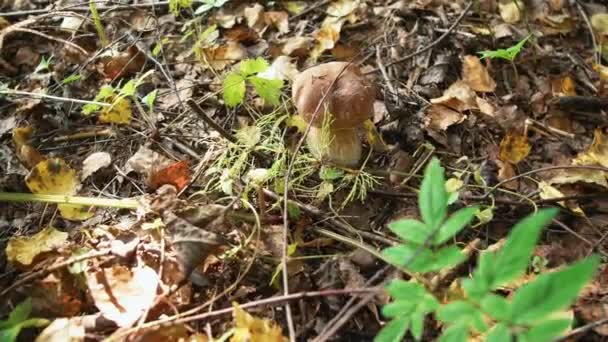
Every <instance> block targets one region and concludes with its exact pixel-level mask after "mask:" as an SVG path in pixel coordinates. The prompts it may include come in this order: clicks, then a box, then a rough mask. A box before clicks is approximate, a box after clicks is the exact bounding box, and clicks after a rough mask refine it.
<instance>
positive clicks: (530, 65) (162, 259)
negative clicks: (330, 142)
mask: <svg viewBox="0 0 608 342" xmlns="http://www.w3.org/2000/svg"><path fill="white" fill-rule="evenodd" d="M209 4H210V5H209V8H208V10H206V11H201V10H199V13H197V14H195V12H194V11H196V10H197V9H200V8H201V7H200V5H199V4H195V6H194V7H193V8H190V7H189V6H184V8H182V9H179V8H178V9H176V12H175V14H174V13H171V12H170V8H169V4H168V2H161V3H157V4H153V3H148V2H140V3H138V4H136V5H135V4H113V3H106V2H99V3H97V5H96V8H97V12H98V15H97V16H95V15H93V14H92V13H91V10H90V7H88V6H86V5H79V4H76V5H73V4H69V3H67V2H65V3H63V2H61V3H60V2H57V3H56V4H51V5H49V4H47V3H42V2H36V1H31V2H28V1H19V2H14V3H10V4H8V3H7V4H4V7H3V12H9V11H16V12H11V13H4V14H2V19H0V28H2V31H0V48H1V54H0V81H1V82H2V88H1V89H0V92H2V94H4V95H3V96H4V97H3V98H2V99H0V101H1V102H0V140H1V142H2V145H1V146H0V161H1V163H0V170H1V178H0V190H1V191H2V192H10V193H30V192H34V193H41V194H44V193H52V194H62V195H63V194H67V195H78V196H86V197H92V198H95V197H100V198H108V199H121V198H123V199H125V198H126V199H133V200H132V201H129V202H120V203H119V202H108V203H103V204H102V205H101V206H100V205H97V206H96V207H95V209H94V210H89V208H88V207H76V208H75V209H74V208H65V207H64V208H63V209H62V208H59V209H57V206H56V205H55V204H49V205H47V204H44V203H34V202H21V203H15V202H10V203H9V202H0V227H2V230H1V233H0V234H1V236H2V240H1V242H0V246H1V247H2V251H3V253H2V258H0V269H1V271H2V272H1V276H0V284H1V286H0V287H1V288H4V289H5V290H3V291H2V294H3V296H5V297H6V298H7V300H6V301H3V303H2V309H1V310H2V312H5V313H8V312H10V310H11V309H12V308H13V307H14V305H16V304H17V303H19V302H21V301H22V300H23V299H24V298H25V297H28V296H29V297H31V298H32V305H33V308H34V311H33V314H32V317H46V318H49V319H51V320H56V319H58V318H60V317H75V316H84V317H86V319H85V320H84V321H83V320H80V321H76V320H72V321H71V324H75V325H77V326H85V327H86V331H87V337H88V338H91V339H93V340H96V339H102V338H104V337H107V336H110V335H112V334H114V335H112V336H114V337H117V338H118V337H119V336H121V335H120V334H121V333H131V334H133V335H131V336H132V337H134V338H139V339H141V340H146V339H152V338H153V337H154V338H156V339H158V340H169V338H171V337H172V338H176V337H180V336H181V337H183V336H188V335H192V336H197V338H200V340H203V339H204V338H205V334H208V333H209V334H212V335H213V336H215V337H218V336H221V335H222V334H223V333H225V332H227V331H228V330H229V329H231V328H232V327H233V326H234V324H233V319H232V317H231V316H230V315H229V314H226V313H230V312H229V311H227V312H221V311H219V312H216V311H215V310H220V309H223V308H230V307H231V305H232V303H233V302H237V303H239V304H246V303H250V305H251V307H252V308H253V309H251V310H250V311H249V312H250V313H252V314H255V315H257V316H259V317H266V318H270V319H272V320H274V321H275V322H277V323H278V324H279V325H280V326H281V328H282V331H283V333H284V334H285V335H286V336H287V331H288V330H287V322H286V318H285V317H286V314H285V309H284V306H283V304H284V303H283V302H279V301H276V302H272V303H270V305H261V304H263V303H259V302H258V301H262V300H264V299H266V298H271V297H273V296H278V295H280V294H282V293H283V284H284V280H283V279H282V275H281V272H280V271H281V260H283V258H286V257H285V256H284V240H285V237H287V242H288V245H289V248H288V252H289V256H288V257H287V258H286V259H287V260H288V262H287V270H288V272H287V274H288V277H287V280H288V283H289V293H295V294H297V295H296V296H300V297H298V298H294V299H291V300H290V301H289V302H290V307H291V311H292V314H291V316H292V318H293V324H294V327H295V332H296V334H297V337H298V339H301V340H308V339H313V338H314V337H316V336H321V337H329V336H331V335H332V334H331V333H330V331H329V329H331V328H336V329H337V332H336V333H335V335H333V338H335V339H337V340H344V341H347V340H371V339H372V338H373V336H375V334H376V333H377V331H378V330H379V329H380V327H381V326H382V325H383V324H384V323H385V321H384V319H383V317H382V316H381V315H380V313H379V308H380V307H381V306H382V305H383V304H385V303H386V302H387V301H388V297H387V296H386V295H383V294H382V295H378V296H376V297H375V298H373V299H372V300H371V301H369V303H368V304H367V305H364V306H363V307H362V308H360V309H359V310H352V308H353V306H355V305H356V303H359V302H360V301H361V300H363V298H364V295H363V294H358V295H357V293H358V291H360V292H365V290H366V289H367V290H368V292H369V289H370V288H371V287H373V286H376V285H378V284H381V283H382V282H383V281H384V280H386V279H388V278H390V277H394V276H396V275H397V274H395V272H394V270H393V269H392V268H391V267H389V266H386V264H385V263H384V262H383V261H381V260H380V259H379V258H378V257H377V256H378V253H379V252H378V251H380V250H381V249H382V248H385V247H387V246H389V245H391V244H394V243H395V241H397V240H396V238H395V237H394V236H393V235H392V234H391V233H390V232H389V231H388V230H387V229H386V224H387V223H388V222H391V221H393V220H395V219H398V218H404V217H417V216H418V208H417V205H416V197H417V190H418V188H419V185H420V178H421V172H422V170H423V168H424V165H425V164H426V162H427V161H428V160H429V159H430V158H431V157H432V156H438V157H439V158H440V159H441V161H442V164H443V165H444V167H445V168H446V171H447V175H448V178H449V186H450V190H451V192H453V193H454V195H453V196H454V203H453V204H452V207H451V208H452V209H453V210H456V209H458V208H461V207H464V206H468V205H474V204H478V205H480V206H481V211H480V213H479V214H478V215H477V219H476V222H475V224H474V225H473V227H471V228H469V229H466V230H464V231H463V233H461V234H459V235H458V236H457V241H456V242H457V243H459V244H461V245H467V246H469V247H471V249H472V250H473V252H472V254H473V255H475V251H478V250H484V249H486V248H488V246H491V245H493V244H494V243H496V242H499V241H500V240H501V239H502V238H504V236H505V235H506V234H507V233H508V231H509V229H510V227H511V226H512V225H513V223H514V222H516V221H517V220H519V219H520V218H522V217H523V216H524V215H526V214H528V213H530V212H532V211H534V210H535V209H537V208H540V207H546V206H556V207H559V208H560V209H561V211H560V215H559V217H558V219H556V220H555V221H554V222H553V224H552V225H551V227H550V228H548V229H547V230H546V231H545V234H544V235H543V239H542V244H541V245H539V246H538V248H537V250H536V256H537V260H538V262H539V265H541V266H539V267H540V268H541V269H542V268H554V267H557V266H560V265H563V264H565V263H569V262H572V261H574V260H577V259H579V258H581V257H583V256H585V255H587V254H589V253H592V252H595V253H599V254H601V255H603V256H605V255H606V252H607V251H606V243H605V241H604V240H605V238H606V233H607V231H606V226H607V224H608V216H607V215H608V209H607V208H608V207H607V204H608V202H606V200H607V199H608V192H607V191H606V188H607V187H608V184H607V182H606V176H605V172H606V171H608V169H606V167H608V138H607V137H606V134H607V133H606V131H605V128H604V125H605V123H606V111H608V100H607V97H606V96H607V95H606V88H605V84H604V81H605V80H606V78H607V77H608V71H607V69H606V67H605V66H603V64H605V63H606V62H607V61H608V57H606V54H605V53H604V55H603V56H602V54H601V53H598V52H596V51H598V48H597V47H598V45H601V43H602V41H605V40H606V37H607V36H608V25H606V26H604V28H603V29H602V27H599V28H598V27H596V28H595V29H594V28H593V27H592V23H591V19H590V18H591V17H592V16H593V15H596V14H598V13H606V11H607V9H606V5H604V4H602V2H601V1H595V2H593V1H587V2H585V3H584V4H583V2H582V1H581V2H576V1H573V2H571V3H568V2H566V1H555V0H546V1H545V0H534V1H529V2H528V3H526V4H525V8H524V7H520V6H519V5H521V6H524V4H523V3H519V5H518V4H516V3H515V2H505V3H501V4H499V3H497V2H494V1H481V2H480V3H479V4H477V3H476V4H474V5H472V6H468V2H465V1H440V0H436V1H430V0H429V1H417V2H416V1H396V2H391V3H385V2H384V1H375V2H374V1H355V0H344V1H318V2H279V1H267V2H260V3H259V4H258V3H255V2H247V1H228V2H226V3H222V2H221V1H215V2H213V1H212V2H209ZM213 4H215V5H216V6H215V7H214V6H213ZM465 9H466V10H465ZM461 14H462V15H461ZM602 30H603V31H602ZM523 40H525V42H523V43H522V44H523V45H522V48H521V51H520V52H519V54H517V55H516V56H514V61H513V62H509V61H508V60H505V59H500V58H483V59H481V60H480V59H479V58H478V57H479V56H480V52H482V51H496V50H497V49H507V48H509V47H511V46H515V45H516V44H517V43H518V42H522V41H523ZM486 55H487V53H486ZM256 57H263V58H264V59H265V60H266V61H268V64H269V65H270V68H269V70H270V71H269V73H270V75H271V76H272V77H271V78H276V79H281V80H282V82H283V83H282V88H281V90H282V93H281V95H280V97H279V101H277V103H276V104H275V105H273V104H272V103H271V102H272V101H268V99H266V101H264V100H263V96H262V97H261V96H258V94H259V89H255V87H253V86H252V85H251V84H249V85H248V87H247V93H246V95H245V100H244V101H243V102H242V103H241V104H238V105H236V106H233V107H231V106H227V105H226V104H225V101H226V97H225V94H224V95H223V94H222V85H223V82H224V80H225V78H226V75H227V74H228V73H230V72H231V71H234V70H239V69H238V68H239V64H238V63H239V61H241V60H245V59H247V58H256ZM332 60H342V61H352V62H353V63H356V64H358V65H359V66H360V67H361V68H362V70H363V72H364V73H365V74H366V75H367V76H368V77H369V78H370V79H373V80H374V81H375V82H376V84H377V86H378V94H377V101H376V103H375V110H374V114H373V117H372V119H371V123H372V124H373V125H369V126H367V127H368V129H366V130H364V129H362V130H361V136H362V137H363V138H364V141H365V146H366V153H367V152H369V154H368V155H367V159H366V163H365V165H364V166H363V167H362V168H361V169H360V170H351V169H345V168H339V167H336V166H331V165H328V164H327V163H323V162H320V161H317V160H316V159H315V158H313V157H312V155H311V154H310V153H309V152H308V150H307V147H306V146H303V147H302V148H301V149H299V150H298V151H297V153H295V154H294V153H293V152H294V150H296V146H297V143H298V141H299V139H300V138H301V136H302V133H303V130H304V129H305V125H304V126H303V125H302V123H301V122H300V121H298V120H297V116H296V115H294V114H295V110H294V108H293V105H292V103H291V102H290V101H291V99H290V98H291V96H290V94H291V92H290V84H291V83H290V81H291V79H292V78H293V76H294V75H295V74H296V73H297V71H298V70H300V71H301V70H304V69H306V68H307V67H309V66H312V65H315V64H318V63H322V62H326V61H332ZM269 77H270V76H269ZM129 81H132V82H131V83H129ZM104 86H106V88H103V87H104ZM108 86H110V87H108ZM102 89H106V90H105V93H104V91H103V90H102ZM256 91H257V92H256ZM41 93H44V94H45V95H44V96H40V94H41ZM104 94H105V96H103V95H104ZM83 101H85V102H84V103H83ZM192 102H194V105H193V104H192ZM109 104H112V107H110V106H109ZM193 106H194V109H193ZM197 106H198V108H199V109H198V112H197V110H196V107H197ZM205 120H208V121H209V120H211V121H212V122H214V123H216V124H217V125H219V126H220V130H218V129H217V128H215V127H213V125H210V124H209V123H208V122H206V121H205ZM222 128H223V130H225V131H226V132H227V133H224V131H223V130H221V129H222ZM226 134H227V135H226ZM227 137H228V138H229V139H234V141H233V142H230V141H228V139H227ZM294 155H295V157H294ZM45 160H46V161H47V162H48V164H44V165H45V167H41V166H40V165H42V164H40V163H41V162H42V163H45V162H44V161H45ZM290 161H293V163H294V165H293V170H292V172H291V173H289V174H287V170H288V165H289V162H290ZM32 170H33V171H32ZM286 175H287V176H286ZM285 177H288V183H289V188H288V191H287V192H286V191H285V187H284V185H283V184H284V182H285ZM57 184H61V185H60V186H57ZM168 185H169V186H168ZM284 193H287V195H288V197H289V199H290V200H293V201H294V202H293V203H291V204H290V205H289V207H288V209H289V210H288V215H287V216H288V220H287V221H288V227H287V228H288V233H287V234H286V235H285V226H284V223H283V210H282V208H283V202H282V201H281V200H280V196H281V195H282V194H284ZM456 196H457V197H456ZM142 198H143V199H142ZM136 199H137V200H138V201H135V200H136ZM142 203H144V204H142ZM79 204H91V203H89V202H85V203H79ZM120 207H122V209H121V208H120ZM136 208H138V209H137V210H135V209H136ZM258 223H260V224H259V225H258ZM48 227H52V228H54V229H49V228H48ZM45 229H46V230H45ZM41 231H42V232H43V234H40V233H39V232H41ZM35 234H37V235H35ZM26 236H36V238H35V240H27V239H23V240H19V239H18V238H19V237H26ZM11 241H12V242H11ZM7 246H9V247H10V248H7ZM82 255H84V257H82V260H77V261H78V262H75V260H74V259H73V258H75V257H78V256H82ZM473 255H472V256H473ZM474 260H475V258H474V257H472V258H471V262H470V264H469V265H466V266H468V267H473V266H474ZM68 266H69V267H68ZM468 267H463V268H461V269H458V270H454V272H452V273H451V274H450V275H448V276H446V277H445V278H443V279H440V280H441V282H442V283H444V284H445V285H444V286H445V288H446V289H447V288H449V286H450V283H451V282H452V281H453V280H454V279H455V278H458V277H466V276H467V275H468V271H469V269H468ZM602 269H603V266H602ZM537 271H538V270H537ZM32 272H33V273H32ZM192 272H194V273H192ZM191 273H192V274H191ZM531 273H534V272H531ZM604 273H605V272H603V271H601V272H600V273H599V276H598V277H597V279H596V280H595V281H594V282H593V283H592V284H590V286H588V288H586V290H585V291H584V293H583V294H582V295H581V296H580V298H579V300H578V301H577V304H576V305H575V308H574V311H573V312H574V314H575V315H576V317H577V318H578V321H579V322H580V324H581V325H584V324H586V323H590V322H594V321H598V320H601V319H604V318H606V313H605V307H604V304H603V294H604V291H605V290H604V284H605V282H606V281H607V279H605V275H604ZM32 274H33V276H32V277H31V278H27V277H28V275H32ZM158 274H161V276H160V278H161V279H162V285H161V287H160V288H161V289H162V291H164V294H163V295H160V294H158V293H157V291H156V290H157V284H158ZM24 277H25V278H24ZM11 285H12V286H11ZM178 285H180V287H179V290H177V291H176V292H171V293H170V294H169V295H167V293H168V292H169V291H174V290H175V288H177V286H178ZM9 286H11V287H9ZM108 287H109V288H112V289H113V291H114V294H113V295H109V294H108V292H107V291H106V290H104V289H107V288H108ZM328 289H332V290H333V289H345V290H343V291H341V292H340V291H338V292H339V293H338V295H334V294H336V293H332V292H331V291H330V290H328ZM512 290H513V289H505V294H508V293H509V292H510V291H512ZM317 291H321V292H317ZM323 291H326V292H323ZM112 296H115V297H116V298H118V299H116V298H112ZM305 296H310V298H304V297H305ZM122 300H124V301H123V302H121V301H122ZM117 301H118V302H120V303H119V304H117ZM153 304H155V305H153ZM120 307H122V308H123V309H124V310H121V309H117V308H120ZM125 308H126V309H125ZM349 310H350V311H349ZM142 311H145V312H146V314H145V315H144V318H142V319H140V316H141V312H142ZM100 312H101V313H103V315H104V317H105V318H106V319H109V321H100V320H98V321H96V322H94V321H93V320H94V319H95V318H98V315H99V313H100ZM205 312H211V313H209V314H207V315H206V316H202V317H196V318H192V319H191V320H189V321H187V322H186V321H183V322H181V324H175V323H174V325H173V328H172V329H168V328H166V329H165V330H163V333H164V334H166V335H162V334H163V333H158V332H154V330H150V331H152V332H151V333H150V334H157V335H155V336H152V335H145V333H147V331H148V330H145V329H143V328H145V327H148V326H149V327H153V326H158V325H160V324H161V321H162V320H163V319H168V318H167V317H171V318H169V320H170V319H174V318H177V316H178V315H180V314H181V317H186V319H189V318H188V317H192V315H194V314H201V313H205ZM203 315H204V314H203ZM334 318H337V319H339V318H343V319H344V321H341V322H336V320H334ZM89 319H90V320H91V321H90V322H89V321H88V320H89ZM144 322H148V323H145V324H144ZM116 324H118V325H119V326H124V327H126V328H123V330H117V327H116ZM142 324H144V325H143V327H141V325H142ZM146 324H147V325H146ZM137 326H140V328H141V329H140V330H139V331H136V329H134V327H137ZM440 328H441V327H439V326H438V324H437V323H436V322H434V321H431V320H428V322H427V329H426V334H427V335H426V336H425V338H424V340H433V338H434V337H435V336H437V335H438V334H439V331H440ZM129 329H131V330H129ZM39 332H40V331H28V332H26V333H24V335H26V334H27V333H31V334H32V335H31V336H35V335H36V334H38V333H39ZM195 334H198V335H195ZM605 334H608V331H606V328H605V327H599V328H596V329H595V330H589V331H588V332H586V333H585V334H584V335H583V336H579V339H580V340H585V341H590V340H598V341H599V340H603V339H604V338H605V337H604V336H605ZM326 335H328V336H326ZM25 338H28V337H27V336H26V337H25Z"/></svg>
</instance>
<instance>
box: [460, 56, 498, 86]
mask: <svg viewBox="0 0 608 342" xmlns="http://www.w3.org/2000/svg"><path fill="white" fill-rule="evenodd" d="M462 79H463V80H464V81H465V82H466V84H468V85H469V87H471V89H473V90H475V91H477V92H482V93H486V92H493V91H494V90H495V89H496V81H494V79H493V78H492V77H491V76H490V73H489V72H488V69H486V67H485V66H484V65H483V64H481V62H480V60H479V58H477V57H475V56H470V55H468V56H464V58H463V60H462Z"/></svg>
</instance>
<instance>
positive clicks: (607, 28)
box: [591, 13, 608, 36]
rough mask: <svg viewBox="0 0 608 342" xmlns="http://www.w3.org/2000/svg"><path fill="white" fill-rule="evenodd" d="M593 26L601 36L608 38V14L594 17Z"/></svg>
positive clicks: (592, 19)
mask: <svg viewBox="0 0 608 342" xmlns="http://www.w3.org/2000/svg"><path fill="white" fill-rule="evenodd" d="M591 26H592V27H593V29H594V30H595V31H596V32H597V33H598V34H599V35H604V36H608V13H597V14H594V15H592V16H591Z"/></svg>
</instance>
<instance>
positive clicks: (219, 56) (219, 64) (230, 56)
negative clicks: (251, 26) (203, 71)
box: [201, 41, 247, 71]
mask: <svg viewBox="0 0 608 342" xmlns="http://www.w3.org/2000/svg"><path fill="white" fill-rule="evenodd" d="M201 55H202V56H203V59H204V62H205V63H207V64H209V66H210V67H212V68H213V69H216V70H218V71H221V70H224V69H226V67H227V66H229V65H232V64H233V63H235V62H237V61H239V60H241V59H244V58H246V57H247V50H245V48H244V47H243V45H242V44H240V43H238V42H234V41H229V42H227V43H226V44H225V45H222V46H219V45H214V46H210V47H205V48H202V49H201Z"/></svg>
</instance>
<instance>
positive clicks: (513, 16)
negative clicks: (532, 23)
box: [498, 0, 525, 24]
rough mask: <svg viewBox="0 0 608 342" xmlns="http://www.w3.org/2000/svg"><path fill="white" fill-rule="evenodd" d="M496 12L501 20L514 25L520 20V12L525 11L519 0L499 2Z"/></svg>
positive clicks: (502, 0)
mask: <svg viewBox="0 0 608 342" xmlns="http://www.w3.org/2000/svg"><path fill="white" fill-rule="evenodd" d="M498 11H499V12H500V17H501V18H502V20H504V21H505V22H507V23H509V24H514V23H516V22H518V21H519V20H520V19H521V12H522V11H525V5H524V3H523V2H522V1H521V0H516V1H513V0H501V1H500V2H499V3H498Z"/></svg>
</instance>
